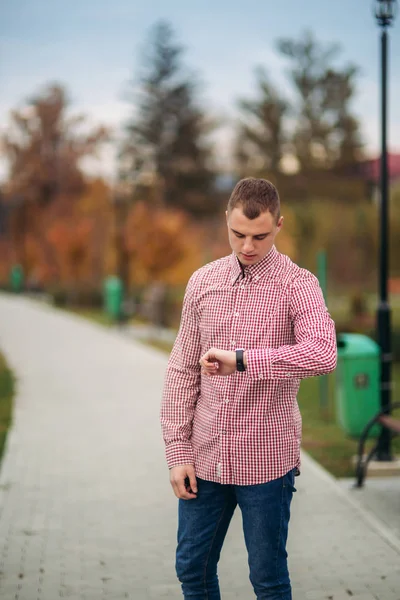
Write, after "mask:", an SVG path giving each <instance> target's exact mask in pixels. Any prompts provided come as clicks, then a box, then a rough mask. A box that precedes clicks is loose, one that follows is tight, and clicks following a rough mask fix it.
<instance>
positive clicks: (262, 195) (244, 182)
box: [228, 177, 281, 221]
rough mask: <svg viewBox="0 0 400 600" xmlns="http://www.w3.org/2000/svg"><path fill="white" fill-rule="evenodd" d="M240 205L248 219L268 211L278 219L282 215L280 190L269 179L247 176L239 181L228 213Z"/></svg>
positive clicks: (230, 200)
mask: <svg viewBox="0 0 400 600" xmlns="http://www.w3.org/2000/svg"><path fill="white" fill-rule="evenodd" d="M239 206H240V207H241V208H242V210H243V214H244V215H245V217H247V218H248V219H256V218H257V217H259V216H260V214H261V213H262V212H266V211H269V212H270V213H271V214H272V215H273V216H274V217H275V218H276V220H277V221H278V219H279V217H280V212H281V211H280V200H279V194H278V190H277V189H276V187H275V186H274V185H273V184H272V183H271V182H270V181H267V179H256V178H255V177H246V179H241V180H240V181H238V183H237V184H236V185H235V187H234V189H233V192H232V194H231V197H230V198H229V202H228V213H230V212H231V211H232V210H233V209H234V208H237V207H239Z"/></svg>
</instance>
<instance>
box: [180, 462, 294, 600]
mask: <svg viewBox="0 0 400 600" xmlns="http://www.w3.org/2000/svg"><path fill="white" fill-rule="evenodd" d="M294 477H295V470H294V469H293V470H292V471H289V473H287V474H286V475H284V476H283V477H280V478H279V479H274V480H273V481H269V482H268V483H262V484H259V485H222V484H220V483H214V482H212V481H204V480H203V479H197V483H198V493H197V498H195V499H194V500H179V527H178V547H177V552H176V572H177V575H178V579H179V581H180V582H181V584H182V591H183V595H184V597H185V599H187V600H206V599H207V600H220V598H221V595H220V591H219V584H218V575H217V564H218V560H219V557H220V553H221V548H222V545H223V542H224V539H225V535H226V532H227V531H228V527H229V523H230V521H231V518H232V515H233V513H234V510H235V508H236V505H237V504H238V505H239V507H240V509H241V511H242V519H243V532H244V538H245V542H246V548H247V552H248V558H249V567H250V581H251V583H252V586H253V589H254V592H255V594H256V596H257V598H258V600H267V599H268V600H291V598H292V592H291V585H290V579H289V572H288V567H287V552H286V540H287V534H288V525H289V518H290V503H291V500H292V496H293V492H295V491H296V489H295V487H294Z"/></svg>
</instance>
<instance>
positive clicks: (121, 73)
mask: <svg viewBox="0 0 400 600" xmlns="http://www.w3.org/2000/svg"><path fill="white" fill-rule="evenodd" d="M373 11H374V2H372V1H371V0H334V1H333V0H330V1H328V0H303V1H299V0H284V1H281V2H273V1H272V0H240V1H239V0H230V1H229V2H228V1H227V0H213V1H210V0H202V1H201V2H196V1H194V0H193V1H192V2H188V1H187V0H186V1H183V0H147V1H144V0H142V1H140V2H139V1H138V0H136V1H135V0H112V1H110V0H107V1H106V0H69V2H64V1H63V2H61V1H60V0H12V2H7V0H0V90H1V93H0V134H1V133H4V132H5V131H6V130H7V127H8V125H9V113H10V110H11V109H14V108H18V107H22V106H23V105H24V103H25V101H26V99H27V98H29V97H31V96H32V95H34V94H36V93H38V92H39V91H40V90H41V89H43V87H44V86H45V85H46V84H48V83H51V82H59V83H62V84H63V85H65V86H66V88H67V90H68V93H69V96H70V99H71V107H70V111H71V114H74V113H81V112H83V113H85V114H86V115H87V116H88V123H90V124H100V123H101V124H105V125H109V126H111V127H112V128H113V130H114V132H115V134H116V136H117V137H118V135H120V134H121V131H122V128H123V125H124V123H126V121H127V120H128V118H129V116H130V115H131V114H132V106H131V105H130V104H129V102H128V101H127V90H128V82H129V81H131V80H132V79H134V78H135V77H136V75H137V72H138V68H139V65H140V60H141V52H142V49H143V46H144V44H145V41H146V39H147V38H148V34H149V30H150V28H151V27H152V26H153V25H154V23H155V22H156V21H158V20H160V19H165V20H167V21H169V22H170V23H171V25H172V27H173V29H174V31H175V35H176V40H177V42H179V43H181V44H182V45H183V46H184V48H185V54H184V62H185V64H186V66H187V67H188V68H189V69H190V70H192V71H195V72H196V73H197V76H198V79H199V82H200V84H201V100H202V105H203V107H204V108H205V110H206V111H207V113H208V114H210V115H211V116H213V117H215V118H217V119H220V120H221V122H225V123H227V122H228V121H229V119H230V118H232V119H234V117H235V114H237V112H236V103H237V100H238V98H243V97H251V96H252V95H253V94H254V92H255V77H254V69H255V67H256V66H257V65H262V66H264V67H265V68H266V70H267V72H268V74H269V75H270V77H271V79H272V81H273V82H274V83H275V85H277V86H278V88H279V89H280V90H282V91H283V92H284V93H287V94H290V93H291V90H290V86H289V84H288V79H287V75H286V73H285V70H286V63H285V62H284V61H283V59H282V58H281V57H280V56H279V54H278V53H277V51H276V40H277V39H278V38H281V37H292V38H293V37H294V38H296V37H299V36H300V35H301V34H302V33H303V32H304V31H306V30H311V31H312V32H313V33H314V34H315V36H316V37H317V39H318V40H319V41H320V42H324V43H326V44H331V43H332V44H333V43H337V44H339V45H340V47H341V53H340V54H339V55H338V58H337V61H336V64H337V66H344V65H346V64H349V63H352V64H356V65H358V66H359V68H360V75H359V77H358V89H357V94H356V97H355V100H354V105H353V106H354V111H355V114H356V115H357V116H358V118H359V119H360V121H361V131H362V133H363V139H364V142H365V149H366V151H367V153H368V154H369V155H370V156H374V155H377V154H378V153H379V147H380V44H379V37H380V30H379V28H378V26H377V23H376V20H375V17H374V14H373ZM389 40H390V42H389V44H390V45H389V47H390V50H389V56H390V64H389V96H388V103H389V131H388V143H389V146H390V149H391V150H392V151H395V152H400V15H399V16H398V18H397V20H396V21H395V22H394V25H393V27H391V28H390V29H389ZM230 131H231V129H230V127H229V126H228V125H224V126H223V127H221V128H220V130H219V131H218V132H217V133H216V134H215V136H216V144H217V148H218V155H219V156H220V164H221V165H224V164H226V157H227V154H228V151H227V148H228V146H229V140H230V135H231V134H230ZM115 152H116V148H115V146H114V147H113V146H111V145H110V146H109V147H107V148H105V149H104V151H103V152H102V154H101V156H100V157H99V159H98V160H97V161H88V162H87V164H86V168H87V170H88V171H89V172H98V173H101V174H103V175H104V176H106V177H108V178H110V179H112V178H113V176H114V174H115V164H116V161H115ZM5 173H6V169H5V164H4V161H1V160H0V177H2V178H4V177H5Z"/></svg>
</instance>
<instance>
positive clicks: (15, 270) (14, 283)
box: [10, 265, 24, 293]
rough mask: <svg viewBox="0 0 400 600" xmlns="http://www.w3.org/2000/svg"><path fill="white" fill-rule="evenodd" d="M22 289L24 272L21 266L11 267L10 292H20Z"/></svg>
mask: <svg viewBox="0 0 400 600" xmlns="http://www.w3.org/2000/svg"><path fill="white" fill-rule="evenodd" d="M23 287H24V270H23V268H22V266H21V265H13V266H12V267H11V271H10V288H11V291H12V292H15V293H19V292H22V289H23Z"/></svg>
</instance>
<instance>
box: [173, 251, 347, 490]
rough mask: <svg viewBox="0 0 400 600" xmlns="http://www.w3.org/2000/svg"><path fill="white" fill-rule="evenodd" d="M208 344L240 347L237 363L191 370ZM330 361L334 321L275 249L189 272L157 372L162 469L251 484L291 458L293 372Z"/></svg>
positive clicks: (313, 284)
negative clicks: (162, 371)
mask: <svg viewBox="0 0 400 600" xmlns="http://www.w3.org/2000/svg"><path fill="white" fill-rule="evenodd" d="M210 348H219V349H223V350H235V349H236V348H244V349H245V350H247V369H246V371H245V372H243V373H241V372H235V373H233V374H232V375H229V376H226V377H223V376H214V377H207V376H205V375H204V376H203V375H202V374H201V369H200V365H199V360H200V357H201V356H202V355H203V354H204V353H205V352H206V351H207V350H209V349H210ZM335 366H336V335H335V325H334V323H333V321H332V319H331V317H330V315H329V313H328V311H327V308H326V306H325V302H324V298H323V295H322V292H321V289H320V286H319V283H318V280H317V279H316V277H315V276H314V275H312V274H311V273H310V272H309V271H306V270H305V269H301V268H300V267H298V266H297V265H295V264H294V263H293V262H292V261H291V260H290V259H289V258H288V257H287V256H285V255H283V254H280V253H279V252H278V251H277V250H276V248H275V247H273V248H272V249H271V251H270V252H269V253H268V254H267V256H265V257H264V258H263V259H262V260H261V261H259V262H258V263H256V264H254V265H249V266H247V267H244V269H242V267H241V265H240V263H239V261H238V259H237V258H236V256H235V254H232V255H230V256H226V257H224V258H221V259H219V260H217V261H215V262H212V263H210V264H208V265H206V266H204V267H202V268H201V269H199V270H198V271H196V272H195V273H194V274H193V275H192V277H191V278H190V280H189V283H188V286H187V289H186V293H185V298H184V302H183V309H182V318H181V325H180V329H179V333H178V336H177V338H176V341H175V344H174V347H173V350H172V353H171V356H170V359H169V362H168V367H167V373H166V378H165V385H164V393H163V401H162V407H161V424H162V429H163V436H164V441H165V444H166V455H167V462H168V466H169V467H170V468H172V467H174V466H176V465H182V464H194V466H195V473H196V475H197V476H198V477H200V478H201V479H206V480H209V481H216V482H220V483H224V484H236V485H252V484H257V483H265V482H267V481H270V480H272V479H276V478H278V477H281V476H283V475H284V474H285V473H287V472H288V471H289V470H290V469H293V468H295V467H299V465H300V441H301V416H300V411H299V407H298V404H297V392H298V389H299V385H300V380H301V379H302V378H305V377H313V376H316V375H323V374H325V373H328V372H330V371H332V370H333V369H334V368H335Z"/></svg>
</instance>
